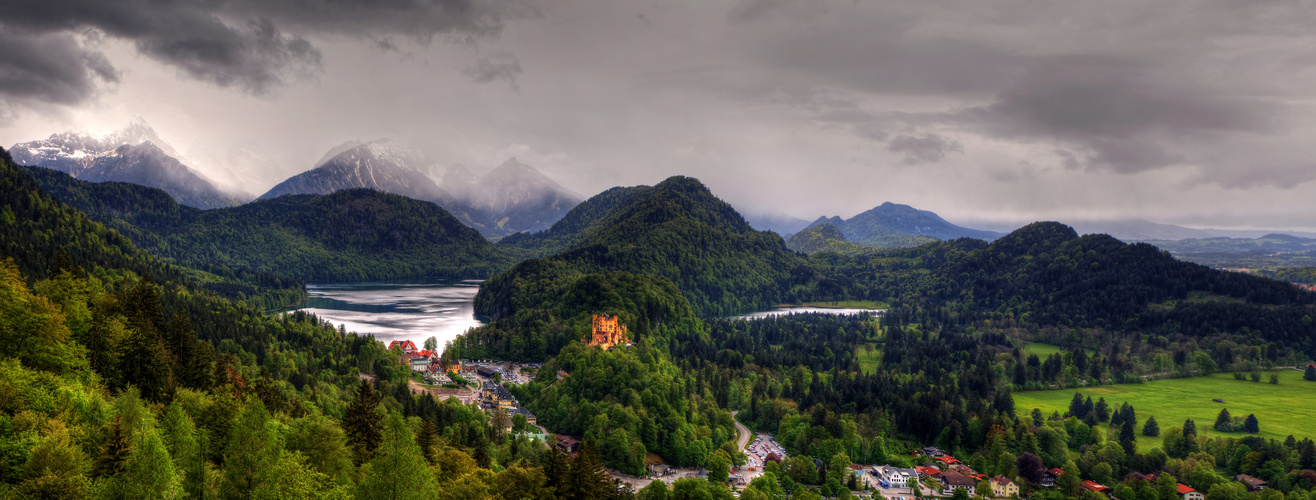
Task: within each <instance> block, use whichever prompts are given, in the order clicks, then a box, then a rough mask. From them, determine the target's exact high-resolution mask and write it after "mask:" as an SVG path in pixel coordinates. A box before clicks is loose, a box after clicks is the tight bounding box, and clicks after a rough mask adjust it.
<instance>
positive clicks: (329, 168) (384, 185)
mask: <svg viewBox="0 0 1316 500" xmlns="http://www.w3.org/2000/svg"><path fill="white" fill-rule="evenodd" d="M353 144H354V143H347V144H344V145H343V146H339V147H337V148H334V149H333V150H330V154H332V153H334V151H338V150H341V151H339V152H338V153H337V154H333V155H332V156H329V155H326V156H329V157H328V158H327V159H322V160H321V161H320V162H319V163H318V164H317V165H316V167H315V168H313V169H311V170H308V171H305V172H302V173H300V174H297V175H294V176H292V177H290V178H288V180H285V181H283V182H280V183H279V184H277V185H275V186H274V187H273V188H270V190H269V191H266V192H265V194H262V195H260V198H259V199H261V200H268V199H272V198H277V197H279V196H283V195H289V194H330V193H333V192H335V191H340V190H343V189H356V188H366V189H373V190H376V191H383V192H386V193H393V194H398V195H402V196H406V197H408V198H412V199H417V200H424V201H434V202H442V201H450V200H451V199H452V196H451V195H449V194H448V193H447V192H446V191H444V190H443V189H441V188H439V186H438V184H435V183H434V181H433V180H430V178H429V176H427V175H426V171H427V170H428V168H429V164H428V162H427V161H426V160H425V158H424V157H422V156H421V155H419V154H417V153H414V152H411V151H407V150H404V149H401V148H398V147H396V146H393V145H391V144H388V143H386V142H369V143H364V144H356V145H353ZM344 148H346V149H344Z"/></svg>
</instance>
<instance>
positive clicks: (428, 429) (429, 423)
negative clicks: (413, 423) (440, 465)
mask: <svg viewBox="0 0 1316 500" xmlns="http://www.w3.org/2000/svg"><path fill="white" fill-rule="evenodd" d="M438 440H439V428H438V426H436V425H434V421H433V420H430V419H425V422H424V423H422V424H421V425H420V433H419V434H417V435H416V445H417V446H420V453H421V455H423V456H424V457H425V463H428V464H430V465H434V445H435V444H437V443H438Z"/></svg>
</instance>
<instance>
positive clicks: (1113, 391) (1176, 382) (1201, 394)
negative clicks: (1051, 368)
mask: <svg viewBox="0 0 1316 500" xmlns="http://www.w3.org/2000/svg"><path fill="white" fill-rule="evenodd" d="M1034 345H1036V344H1034ZM1271 373H1279V375H1280V379H1279V384H1278V385H1272V384H1270V383H1268V379H1269V376H1270V373H1263V374H1262V378H1261V382H1252V381H1251V380H1247V381H1242V380H1234V377H1233V375H1232V374H1229V373H1217V374H1215V375H1212V376H1209V377H1192V378H1180V379H1170V380H1155V381H1151V382H1147V383H1144V384H1121V385H1107V386H1101V387H1091V388H1080V389H1058V390H1052V391H1029V392H1016V393H1014V403H1015V409H1016V411H1018V412H1019V413H1020V414H1024V413H1027V412H1031V411H1032V410H1033V408H1040V409H1041V410H1042V413H1043V414H1044V415H1046V416H1050V415H1051V412H1053V411H1059V412H1060V414H1062V415H1063V414H1064V413H1065V411H1066V410H1067V409H1068V408H1069V402H1070V400H1072V399H1073V398H1074V393H1075V392H1078V393H1081V394H1083V396H1084V397H1087V396H1091V397H1092V401H1094V402H1095V401H1097V398H1101V397H1104V398H1106V403H1108V404H1110V406H1111V409H1112V410H1113V409H1115V408H1118V407H1119V405H1120V404H1121V403H1124V402H1125V401H1127V402H1128V403H1129V404H1131V405H1133V408H1134V411H1135V412H1136V413H1137V415H1138V429H1137V430H1138V445H1139V447H1140V448H1147V447H1151V446H1160V444H1161V440H1160V438H1149V437H1145V436H1143V435H1142V423H1143V422H1146V421H1147V417H1148V416H1155V417H1156V423H1157V424H1159V425H1160V428H1161V430H1162V431H1164V430H1165V429H1167V428H1169V427H1171V426H1182V425H1183V422H1184V420H1186V419H1189V418H1191V419H1193V421H1194V422H1196V423H1197V430H1198V432H1199V433H1206V434H1210V435H1217V434H1223V435H1228V436H1236V437H1238V436H1245V435H1246V434H1243V433H1218V432H1216V431H1215V430H1214V429H1212V428H1211V426H1212V425H1213V424H1214V423H1215V419H1216V416H1217V415H1219V414H1220V409H1221V408H1228V409H1229V413H1230V414H1231V415H1236V416H1246V415H1247V414H1249V413H1252V414H1255V415H1256V416H1257V421H1258V422H1259V423H1260V424H1261V425H1260V427H1261V433H1260V434H1259V435H1260V436H1261V437H1263V438H1274V439H1281V440H1282V439H1284V438H1285V437H1287V436H1288V435H1290V434H1292V435H1293V436H1294V437H1297V438H1299V439H1301V438H1302V437H1304V436H1305V437H1313V438H1316V406H1314V405H1313V401H1316V382H1308V381H1306V380H1303V379H1302V372H1300V371H1297V370H1283V371H1280V372H1271ZM1212 399H1222V400H1224V401H1225V403H1224V404H1221V403H1216V402H1214V401H1212Z"/></svg>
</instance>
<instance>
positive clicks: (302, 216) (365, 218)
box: [29, 168, 512, 281]
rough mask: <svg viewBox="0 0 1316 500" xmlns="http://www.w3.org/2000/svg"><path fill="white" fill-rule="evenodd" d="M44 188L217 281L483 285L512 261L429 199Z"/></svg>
mask: <svg viewBox="0 0 1316 500" xmlns="http://www.w3.org/2000/svg"><path fill="white" fill-rule="evenodd" d="M29 172H31V174H32V176H33V177H34V178H35V179H36V180H37V183H38V185H40V186H41V187H42V189H45V190H47V191H48V192H50V193H51V195H52V196H54V197H55V198H57V199H59V200H61V201H65V202H66V203H69V204H70V205H72V206H73V207H75V208H77V209H79V210H82V211H83V212H85V213H87V214H88V215H90V216H91V217H92V218H94V219H95V220H97V221H100V222H102V223H104V224H106V225H108V226H110V227H112V228H114V229H116V230H118V231H119V232H121V233H123V234H125V235H127V236H128V237H130V238H132V240H133V241H134V242H136V243H137V244H138V245H139V246H141V247H143V248H146V249H148V250H150V251H151V252H153V253H155V254H157V255H160V256H162V257H166V258H170V259H173V260H175V261H177V262H181V263H186V264H188V265H191V266H194V267H199V268H203V269H207V270H212V272H215V273H217V274H228V273H235V272H236V273H240V272H243V271H247V272H256V273H264V274H272V275H276V276H282V277H288V278H294V279H298V280H305V281H363V280H379V279H389V278H404V277H419V276H428V277H452V278H483V277H488V276H491V275H492V274H493V273H495V272H497V271H499V270H502V269H505V268H507V267H508V266H509V265H511V262H512V261H511V258H509V257H507V256H506V255H504V254H503V253H502V252H500V251H498V250H497V249H496V248H494V246H493V244H491V243H489V242H488V241H486V240H485V239H484V238H483V237H481V236H480V234H479V233H478V232H476V231H475V230H474V229H471V228H468V227H466V226H464V225H462V224H461V222H460V221H458V220H457V219H456V218H455V217H453V216H452V215H451V214H449V213H448V212H446V211H445V210H443V209H442V208H440V207H439V206H438V205H435V204H433V203H430V202H425V201H418V200H412V199H409V198H405V197H402V196H398V195H394V194H388V193H381V192H377V191H370V190H365V189H354V190H344V191H338V192H335V193H333V194H329V195H323V196H319V195H293V196H282V197H278V198H275V199H270V200H260V201H256V202H252V203H249V204H246V205H242V206H239V207H233V208H224V209H214V210H197V209H193V208H190V207H185V206H180V205H178V204H177V203H174V202H173V200H172V199H170V198H169V197H168V195H167V194H165V193H164V192H162V191H159V190H155V189H152V188H146V187H142V186H136V185H132V184H121V183H89V182H83V181H79V180H77V179H73V178H72V177H69V176H68V175H67V174H63V173H60V172H55V171H52V170H47V169H41V168H32V169H29Z"/></svg>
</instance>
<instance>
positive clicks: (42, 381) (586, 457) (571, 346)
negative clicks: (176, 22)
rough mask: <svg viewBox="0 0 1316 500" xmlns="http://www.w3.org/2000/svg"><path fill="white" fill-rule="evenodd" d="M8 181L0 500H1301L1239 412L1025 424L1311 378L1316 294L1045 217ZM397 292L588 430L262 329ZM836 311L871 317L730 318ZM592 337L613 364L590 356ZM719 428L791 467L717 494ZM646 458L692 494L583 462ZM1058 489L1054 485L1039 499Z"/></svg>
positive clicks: (1122, 414)
mask: <svg viewBox="0 0 1316 500" xmlns="http://www.w3.org/2000/svg"><path fill="white" fill-rule="evenodd" d="M61 176H62V177H61ZM0 188H2V189H3V191H4V192H5V193H7V194H10V195H9V196H7V197H6V199H5V200H3V201H2V202H0V203H3V205H0V223H2V224H0V231H2V232H3V234H2V236H3V241H2V242H0V252H2V253H0V259H2V261H3V264H2V265H0V372H3V374H2V375H0V498H92V497H97V498H476V499H478V498H513V499H523V498H534V499H538V498H642V499H668V498H680V499H687V498H689V499H694V498H732V491H733V489H734V490H735V491H736V492H737V493H738V495H739V497H740V498H754V499H758V498H773V499H781V498H794V499H811V498H820V497H841V498H846V497H849V496H851V495H852V492H853V491H855V490H859V489H862V485H861V484H859V483H858V482H857V481H855V475H854V474H853V473H852V472H851V471H852V469H851V466H852V465H855V464H866V465H876V464H890V465H896V466H901V467H905V466H913V465H923V464H924V462H925V460H926V457H917V456H915V455H913V454H912V453H913V452H915V451H916V450H920V449H922V448H923V447H925V446H936V447H938V448H941V449H944V450H946V451H947V452H949V453H951V454H953V455H954V456H955V457H957V458H959V459H960V460H961V461H963V462H964V463H965V465H966V466H968V467H971V468H972V469H973V470H975V471H977V472H979V473H982V474H984V475H985V476H986V477H991V476H996V475H1000V476H1003V477H1005V478H1008V479H1010V480H1012V481H1014V482H1015V483H1017V484H1019V485H1020V486H1021V488H1022V490H1023V492H1025V493H1028V494H1031V495H1037V496H1040V497H1042V498H1049V499H1056V500H1061V499H1068V498H1083V499H1085V500H1097V498H1098V497H1097V496H1095V495H1099V494H1097V493H1095V492H1092V491H1089V490H1087V489H1084V488H1082V487H1081V483H1082V482H1083V481H1085V480H1086V481H1093V482H1096V483H1099V484H1103V485H1106V486H1108V487H1110V488H1112V490H1113V495H1114V496H1116V497H1118V498H1120V499H1124V500H1129V499H1135V498H1136V499H1137V500H1174V498H1175V497H1177V496H1178V494H1177V489H1176V488H1177V487H1176V483H1183V484H1186V485H1188V486H1191V487H1192V488H1196V489H1197V490H1199V491H1202V492H1203V493H1204V494H1205V495H1206V496H1207V498H1208V500H1312V499H1313V495H1312V491H1313V490H1316V472H1313V471H1312V469H1313V468H1316V443H1313V441H1312V438H1313V437H1316V429H1313V430H1312V431H1311V433H1310V434H1307V435H1303V434H1301V433H1295V435H1291V436H1284V438H1283V439H1277V438H1263V437H1261V436H1260V429H1265V428H1266V426H1267V421H1266V420H1265V419H1264V418H1262V419H1258V418H1257V417H1256V416H1255V415H1242V414H1240V415H1228V414H1224V413H1223V412H1222V415H1221V416H1220V417H1218V418H1217V421H1215V422H1214V423H1213V422H1193V421H1192V420H1187V421H1184V422H1177V421H1174V422H1171V421H1163V422H1156V421H1155V420H1154V419H1151V418H1149V417H1147V416H1145V415H1146V413H1147V410H1146V409H1143V410H1142V411H1140V410H1139V409H1138V408H1135V407H1134V405H1131V404H1129V403H1128V402H1127V401H1117V400H1107V399H1103V398H1100V397H1098V398H1097V400H1096V401H1093V400H1092V399H1091V398H1087V397H1083V396H1081V395H1078V394H1076V395H1075V397H1074V398H1073V400H1072V402H1071V403H1070V404H1069V405H1068V406H1067V407H1065V408H1058V409H1054V410H1053V411H1051V412H1045V413H1044V412H1042V411H1040V410H1035V409H1033V408H1022V407H1017V406H1016V402H1015V401H1016V399H1015V397H1014V395H1015V394H1017V393H1019V392H1020V391H1040V390H1066V391H1068V392H1077V391H1079V390H1089V389H1091V388H1100V387H1106V386H1112V385H1113V384H1140V383H1144V382H1145V381H1148V380H1157V379H1184V380H1193V379H1194V378H1201V379H1203V380H1210V379H1206V378H1204V376H1208V375H1215V374H1231V373H1232V374H1234V376H1235V377H1238V378H1253V380H1258V382H1256V383H1258V384H1264V382H1259V380H1261V378H1262V377H1265V374H1267V373H1269V372H1272V371H1273V370H1278V369H1283V368H1286V367H1287V368H1292V367H1294V366H1305V365H1306V364H1307V363H1310V362H1311V360H1312V359H1313V357H1316V326H1313V325H1312V319H1311V318H1312V316H1313V315H1316V295H1312V294H1311V293H1309V292H1306V291H1303V290H1301V289H1299V288H1297V287H1294V286H1292V285H1290V284H1287V283H1284V282H1281V281H1275V280H1271V279H1267V278H1265V277H1261V276H1255V275H1249V274H1242V273H1230V272H1223V271H1218V270H1213V269H1210V268H1207V267H1204V266H1201V265H1197V264H1192V263H1187V262H1182V261H1179V260H1177V259H1175V258H1173V257H1172V256H1171V255H1170V254H1168V253H1166V252H1164V251H1161V250H1159V249H1157V248H1155V247H1153V246H1150V245H1145V244H1133V245H1130V244H1125V243H1122V242H1119V241H1118V240H1115V239H1114V238H1110V237H1109V236H1104V235H1088V236H1083V237H1080V236H1078V235H1077V234H1076V233H1075V232H1074V231H1073V230H1072V229H1071V228H1069V227H1067V226H1064V225H1061V224H1056V223H1037V224H1033V225H1030V226H1027V227H1025V228H1022V229H1020V230H1018V231H1016V232H1014V233H1012V234H1010V235H1008V236H1005V237H1002V238H1000V239H998V240H996V241H994V242H992V243H986V242H983V241H979V240H971V239H960V240H953V241H947V242H933V243H927V244H924V245H921V246H918V247H913V248H902V249H889V250H880V251H872V252H844V251H841V252H838V251H835V248H828V247H826V246H824V247H820V248H817V249H813V250H814V251H812V253H809V254H805V253H799V252H796V251H793V250H791V249H790V248H788V247H787V245H786V243H785V242H784V241H782V239H781V238H780V237H778V236H776V235H775V233H769V232H759V231H754V230H753V229H752V228H750V227H749V225H748V224H747V223H746V222H745V220H744V219H743V218H742V217H741V216H740V215H739V214H738V213H736V212H735V210H734V209H732V208H731V207H730V206H729V205H727V204H726V203H724V202H722V201H721V200H719V199H717V197H716V196H713V195H712V193H710V192H709V191H708V190H707V188H706V187H704V186H703V185H702V184H700V183H699V182H698V181H697V180H695V179H691V178H686V177H673V178H671V179H668V180H666V181H664V182H662V183H660V184H658V185H655V186H652V187H646V186H639V187H633V188H617V189H613V190H610V191H607V192H605V193H603V194H602V195H600V196H598V197H596V198H595V199H591V200H588V201H586V202H585V203H582V204H581V205H580V206H578V207H576V209H574V210H572V211H571V212H570V213H569V214H568V215H567V216H566V217H565V218H564V219H563V220H562V221H559V222H558V223H557V224H555V225H554V226H553V227H552V228H551V229H549V230H547V231H544V232H541V233H537V234H522V235H513V236H509V237H506V238H504V239H502V240H501V241H500V242H499V243H497V244H496V245H495V244H491V243H488V242H485V241H484V240H483V239H480V238H479V235H478V233H475V232H474V231H473V230H470V229H469V228H464V227H461V226H460V224H459V223H457V222H455V219H454V218H452V217H451V215H449V214H447V213H446V212H443V211H442V209H441V208H438V207H437V206H434V205H433V204H428V203H422V202H416V201H414V200H408V199H406V198H402V197H398V196H394V195H385V194H381V193H375V192H370V191H361V190H354V191H343V192H339V193H335V194H333V195H328V196H291V197H282V198H278V199H275V200H267V201H262V202H256V203H253V204H249V205H245V206H242V207H236V208H231V209H220V210H209V211H199V210H193V209H188V208H186V207H180V206H178V205H177V204H176V203H172V200H169V199H168V197H167V196H166V195H163V193H162V192H158V191H156V190H149V189H145V188H140V187H137V186H131V185H124V184H115V183H103V184H89V183H83V182H81V181H76V180H74V179H72V178H69V177H68V176H64V175H63V174H55V173H52V172H49V171H43V170H41V169H27V168H23V167H20V166H17V165H14V164H13V163H12V161H10V160H9V158H8V156H7V155H2V154H0ZM162 196H163V197H162ZM472 235H473V237H471V236H472ZM821 236H826V235H821ZM518 259H519V260H520V261H519V262H516V261H517V260H518ZM403 276H489V277H490V279H489V280H487V281H486V282H485V283H484V285H483V286H482V287H481V289H480V291H479V294H478V295H477V297H476V301H475V308H476V311H477V313H478V314H479V315H481V316H482V317H483V318H484V319H486V320H487V321H486V325H485V326H483V327H480V328H476V329H473V330H470V331H469V332H467V333H466V334H465V335H463V336H461V337H459V338H458V339H457V340H456V341H454V342H453V343H452V344H451V345H450V346H449V347H448V350H447V351H445V352H444V357H445V358H448V359H452V358H479V359H500V360H515V361H523V362H542V363H544V364H543V366H542V367H540V368H539V370H538V371H537V372H536V374H535V375H534V377H533V378H532V379H531V380H530V381H529V382H528V383H525V384H522V385H510V384H509V385H508V386H507V388H508V389H509V390H510V391H512V392H513V393H514V394H515V395H516V397H517V398H518V399H519V400H520V401H521V402H522V403H523V404H524V405H525V406H526V407H527V408H528V409H529V410H531V411H533V412H534V413H535V414H536V415H538V423H539V425H542V426H544V427H545V428H546V429H547V430H548V431H550V432H553V433H559V434H564V435H570V436H575V437H577V438H580V439H581V440H582V441H583V444H582V446H581V448H580V450H579V451H578V452H577V453H576V454H574V455H567V454H564V453H559V452H557V451H556V449H555V448H554V447H553V446H551V445H546V444H545V443H543V442H542V441H539V440H537V439H535V438H534V437H533V436H535V435H536V434H534V433H531V432H526V431H527V430H528V429H527V426H526V425H525V422H523V421H519V422H508V419H507V418H505V417H506V414H505V413H503V412H501V411H498V410H496V411H493V412H484V411H482V410H480V409H479V408H478V407H475V406H465V405H462V404H460V403H458V402H457V401H456V400H455V399H449V400H446V401H439V400H436V399H435V398H433V397H432V396H428V395H425V396H417V395H415V394H413V392H412V391H411V389H410V387H409V381H410V380H411V374H410V371H409V369H408V367H406V366H403V365H402V364H399V363H398V362H397V359H398V354H399V353H397V352H393V351H389V350H388V349H386V348H385V347H384V345H383V344H382V343H381V342H378V341H376V340H375V339H374V338H372V337H363V336H357V335H354V334H351V333H350V332H347V331H345V330H343V329H341V328H334V327H333V326H331V325H329V324H328V323H327V322H324V321H322V320H320V319H319V318H317V317H315V316H314V315H309V314H306V313H300V312H299V313H292V314H271V313H268V312H266V311H268V310H271V309H275V308H278V307H279V306H281V305H283V304H287V303H289V302H293V301H296V300H299V299H300V298H301V297H303V296H304V294H305V291H304V289H303V283H304V282H306V281H309V280H339V279H352V280H357V279H380V278H387V277H403ZM843 300H870V301H880V302H884V303H887V304H890V308H889V309H888V310H887V311H885V312H884V313H882V314H880V315H875V314H857V315H845V316H839V315H832V314H817V313H814V314H792V315H786V316H776V317H768V318H763V319H756V320H742V319H734V318H732V317H731V316H732V315H733V314H735V313H739V312H744V311H750V310H757V309H762V308H765V307H767V306H772V305H776V304H783V303H784V304H790V303H802V302H811V301H843ZM603 313H606V314H613V315H616V316H618V317H619V319H620V320H621V322H622V323H623V324H625V325H627V326H628V327H629V331H630V336H631V339H632V340H633V343H632V344H631V345H625V346H618V347H615V348H613V349H611V350H606V351H605V350H602V349H600V348H598V347H595V346H589V345H586V344H585V343H583V342H581V339H582V338H584V337H585V336H586V335H587V334H588V333H589V331H590V318H591V316H592V315H593V314H603ZM1036 342H1042V343H1046V344H1049V345H1053V346H1057V347H1056V348H1055V349H1053V350H1050V351H1047V352H1045V353H1043V354H1045V355H1040V354H1038V353H1037V352H1036V351H1033V353H1030V351H1029V348H1028V346H1029V344H1030V343H1036ZM1223 376H1227V375H1223ZM1254 377H1255V378H1254ZM1313 378H1316V377H1313ZM1273 380H1276V381H1277V380H1278V379H1277V378H1276V379H1273ZM1285 380H1286V382H1285V383H1292V384H1316V382H1312V381H1306V380H1297V379H1296V378H1293V377H1289V378H1286V379H1285ZM737 422H740V423H741V424H743V425H746V426H748V427H749V428H750V429H752V430H754V431H757V432H766V433H771V434H773V435H774V437H775V439H776V441H777V442H779V443H780V444H781V445H782V446H783V447H784V449H785V450H786V452H787V458H785V459H783V460H781V461H780V462H776V461H769V462H768V464H767V465H766V468H765V470H766V473H765V474H764V475H762V476H761V477H758V478H757V479H755V480H754V481H752V482H751V483H750V484H748V485H744V486H734V487H733V486H731V485H729V484H728V483H727V474H728V473H729V472H730V471H731V470H733V468H735V467H737V466H741V465H744V464H745V462H744V459H745V457H744V455H743V453H742V452H741V450H738V449H736V444H735V443H736V440H737V438H738V437H739V436H738V435H737V431H736V423H737ZM1149 442H1150V443H1154V444H1155V445H1154V446H1148V443H1149ZM655 460H657V461H661V462H663V463H666V464H670V465H677V466H689V467H704V468H706V470H707V472H708V479H702V478H682V479H679V480H677V481H675V482H674V483H673V484H671V485H670V486H669V485H667V484H665V483H663V482H661V481H658V482H654V483H652V484H650V485H649V486H647V487H644V488H641V489H639V490H638V491H636V490H633V489H631V488H630V486H628V485H625V484H623V483H620V482H619V481H617V480H616V479H614V478H613V477H612V476H611V475H610V474H609V473H607V472H605V470H604V468H605V467H607V468H611V469H615V470H617V471H620V472H621V473H625V474H632V475H643V474H644V473H645V472H646V466H647V465H648V464H651V463H654V461H655ZM1050 468H1061V469H1063V470H1064V471H1065V473H1064V474H1062V475H1060V476H1059V478H1058V479H1057V480H1056V484H1055V486H1054V487H1045V486H1043V485H1042V479H1043V476H1044V471H1045V470H1046V469H1050ZM1152 473H1156V474H1157V476H1156V477H1155V478H1154V479H1153V480H1151V481H1148V480H1147V479H1146V478H1147V475H1148V474H1152ZM1237 474H1247V475H1249V476H1253V477H1256V478H1260V479H1261V480H1264V481H1267V482H1268V483H1269V485H1270V487H1268V488H1266V489H1263V490H1259V491H1248V490H1247V488H1246V487H1245V486H1244V485H1243V483H1240V482H1238V481H1236V480H1234V478H1235V475H1237ZM918 488H919V492H918V495H920V496H923V495H928V496H930V495H933V494H934V493H936V494H940V488H935V490H936V491H934V488H933V487H932V485H931V484H926V483H925V484H920V485H918ZM979 491H980V492H981V491H983V490H982V489H981V488H980V489H979ZM962 493H963V491H962V490H961V492H960V493H957V495H960V494H962ZM979 496H982V495H981V494H980V495H979ZM965 498H967V496H965Z"/></svg>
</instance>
